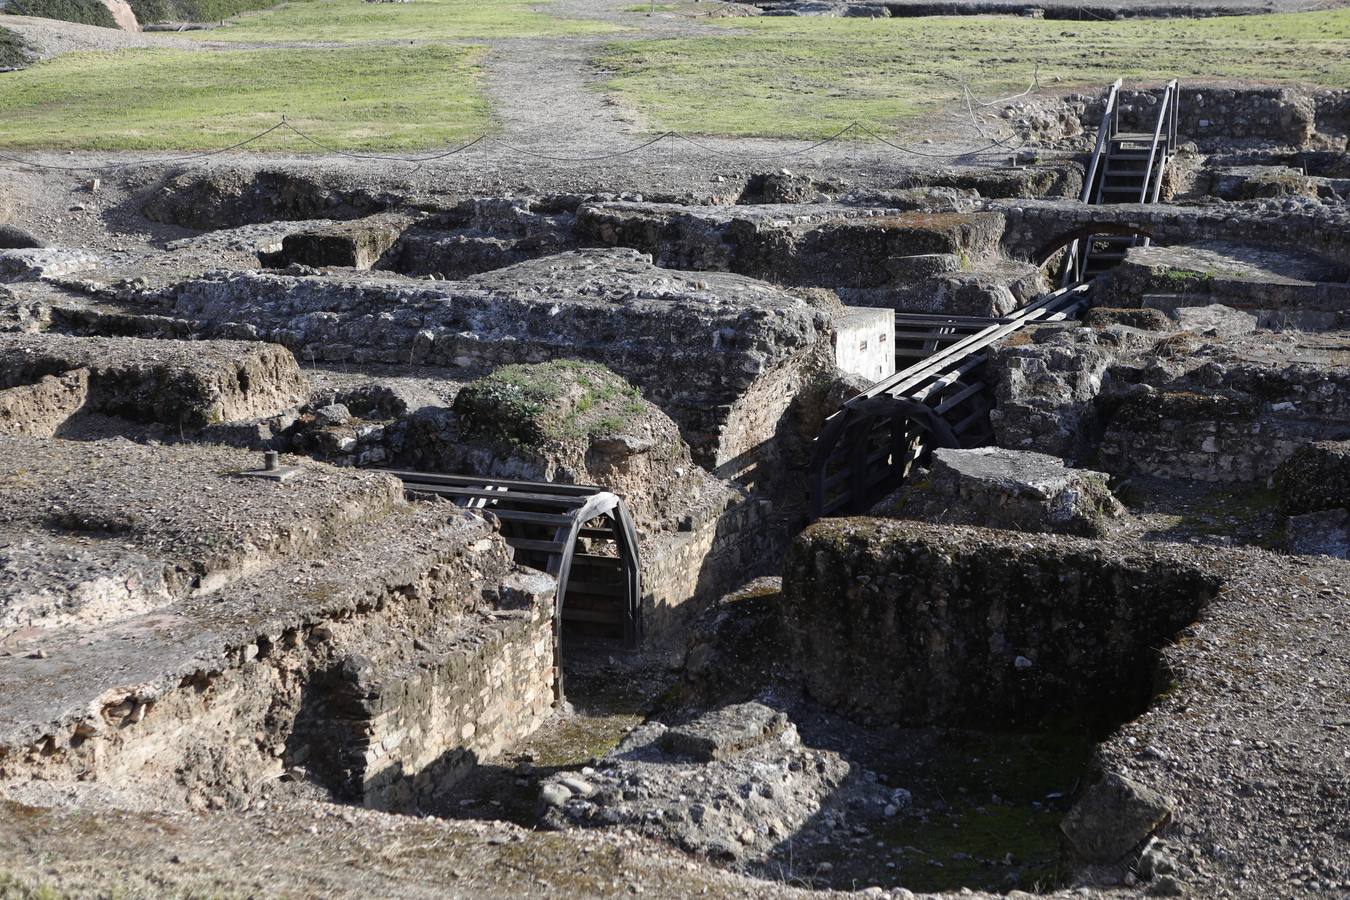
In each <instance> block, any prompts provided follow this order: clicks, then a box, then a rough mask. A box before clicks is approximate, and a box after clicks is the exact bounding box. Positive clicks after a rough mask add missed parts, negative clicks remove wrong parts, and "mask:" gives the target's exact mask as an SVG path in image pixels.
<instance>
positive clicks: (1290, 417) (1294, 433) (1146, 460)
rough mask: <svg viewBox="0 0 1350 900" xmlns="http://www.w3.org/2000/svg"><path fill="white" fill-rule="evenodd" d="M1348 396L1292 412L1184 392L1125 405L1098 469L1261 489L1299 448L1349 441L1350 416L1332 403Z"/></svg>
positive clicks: (1332, 396)
mask: <svg viewBox="0 0 1350 900" xmlns="http://www.w3.org/2000/svg"><path fill="white" fill-rule="evenodd" d="M1330 384H1331V383H1330V382H1328V385H1330ZM1347 391H1350V387H1347V386H1345V385H1340V386H1339V387H1335V388H1334V389H1333V390H1328V391H1327V392H1326V393H1325V394H1323V395H1322V396H1321V397H1318V396H1313V397H1307V398H1304V399H1303V400H1302V402H1301V403H1299V404H1297V405H1296V404H1295V403H1293V402H1292V401H1289V400H1285V401H1282V402H1280V403H1276V404H1274V406H1275V407H1279V409H1274V408H1271V409H1262V408H1261V407H1262V406H1264V404H1256V403H1252V402H1251V401H1250V400H1247V401H1245V402H1244V401H1242V400H1238V399H1234V398H1229V397H1224V396H1203V395H1199V394H1194V393H1191V392H1187V391H1175V392H1162V393H1155V394H1150V395H1148V396H1141V397H1138V398H1133V397H1132V398H1128V399H1126V400H1125V401H1123V402H1122V403H1121V404H1120V406H1119V407H1117V409H1116V410H1115V411H1114V412H1113V414H1112V415H1111V416H1110V417H1109V420H1108V423H1107V426H1106V429H1105V433H1104V434H1103V435H1102V439H1101V444H1100V447H1099V449H1100V460H1101V465H1102V467H1103V468H1105V469H1106V470H1107V471H1110V472H1119V473H1127V472H1129V473H1141V474H1148V475H1159V476H1163V477H1175V478H1195V479H1199V480H1201V481H1216V482H1218V481H1235V482H1239V481H1265V480H1266V479H1267V478H1269V477H1271V475H1273V474H1274V472H1275V470H1276V468H1278V467H1279V465H1280V463H1282V462H1284V461H1285V460H1287V459H1288V458H1289V457H1290V456H1292V455H1293V454H1294V451H1296V450H1298V449H1299V448H1300V447H1302V446H1305V445H1307V444H1310V443H1312V442H1314V441H1319V440H1336V439H1344V438H1346V437H1350V410H1345V409H1340V408H1338V407H1339V406H1340V405H1341V404H1338V403H1336V397H1337V395H1340V396H1347V393H1346V392H1347ZM1319 412H1320V413H1321V415H1318V413H1319Z"/></svg>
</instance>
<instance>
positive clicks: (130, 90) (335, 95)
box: [0, 46, 489, 152]
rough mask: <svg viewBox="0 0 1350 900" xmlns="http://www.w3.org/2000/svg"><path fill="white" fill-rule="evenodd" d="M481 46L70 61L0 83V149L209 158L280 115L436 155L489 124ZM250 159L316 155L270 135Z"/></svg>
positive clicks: (365, 143)
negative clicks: (206, 153)
mask: <svg viewBox="0 0 1350 900" xmlns="http://www.w3.org/2000/svg"><path fill="white" fill-rule="evenodd" d="M481 54H482V50H481V48H473V47H437V46H419V47H370V48H362V49H360V50H359V51H355V52H347V51H338V50H312V49H310V50H238V51H228V52H214V53H208V52H196V51H191V50H144V51H120V52H111V53H75V54H70V55H67V56H61V57H57V58H56V59H53V60H50V61H48V62H44V63H39V64H38V65H35V66H33V67H32V68H30V69H26V70H24V71H22V72H15V73H10V74H8V75H5V76H2V77H0V147H5V148H9V149H21V148H39V147H51V148H79V149H94V150H165V149H171V150H193V149H214V148H216V147H222V146H225V145H227V144H230V143H233V142H236V141H239V140H242V139H244V138H246V137H249V136H251V135H253V134H256V133H257V132H259V131H262V130H263V129H265V128H267V127H269V126H271V125H273V124H274V123H276V121H277V120H278V119H279V118H280V117H281V116H282V115H285V116H287V117H288V119H290V120H291V121H293V122H294V123H295V124H296V126H297V127H299V128H301V129H303V130H305V131H308V132H310V133H312V134H313V135H314V136H315V137H316V138H317V139H319V140H322V141H325V142H330V143H332V144H334V145H336V146H338V147H341V148H343V149H380V150H407V149H418V148H425V147H438V146H444V145H446V144H449V143H454V142H457V141H461V140H463V139H464V138H466V137H470V136H472V135H477V134H480V133H482V132H483V131H484V130H485V129H486V128H487V127H488V122H489V117H488V108H487V102H486V101H485V100H484V98H483V96H482V94H481V92H480V91H479V89H478V67H477V63H478V59H479V58H480V56H481ZM250 149H255V150H291V151H298V152H316V148H315V147H313V146H312V145H309V144H307V143H305V142H302V141H301V140H300V139H299V138H298V137H295V136H294V135H288V134H286V133H284V132H281V131H278V132H274V133H273V134H272V135H269V136H268V137H267V138H265V139H264V140H263V141H261V142H259V143H257V144H254V145H252V146H251V148H250Z"/></svg>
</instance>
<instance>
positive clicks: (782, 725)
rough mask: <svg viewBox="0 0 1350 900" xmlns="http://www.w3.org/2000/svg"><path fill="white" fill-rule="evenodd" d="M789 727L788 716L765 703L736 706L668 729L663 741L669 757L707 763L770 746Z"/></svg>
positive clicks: (709, 713) (723, 708) (716, 710)
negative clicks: (767, 744) (672, 754)
mask: <svg viewBox="0 0 1350 900" xmlns="http://www.w3.org/2000/svg"><path fill="white" fill-rule="evenodd" d="M787 726H788V719H787V716H786V715H784V714H783V713H781V712H779V711H777V710H775V709H770V708H769V707H767V706H765V705H764V704H762V703H753V702H752V703H737V704H734V705H732V706H724V707H722V708H721V709H715V710H712V711H711V712H707V713H704V714H703V715H701V716H699V717H698V718H696V719H694V720H693V721H691V722H688V723H686V724H684V725H678V726H675V727H672V728H669V729H667V730H666V731H665V732H664V733H663V734H662V735H661V738H660V741H661V747H662V748H663V749H664V750H666V751H667V752H668V753H674V754H677V755H679V756H691V757H693V758H694V759H698V760H703V761H705V762H708V761H711V760H714V759H726V758H727V757H729V756H734V755H736V754H737V753H741V752H744V751H746V750H749V749H751V748H753V747H758V746H760V745H761V744H765V743H768V742H769V741H772V740H774V739H775V738H777V737H778V736H779V735H781V734H783V732H784V731H785V730H786V729H787Z"/></svg>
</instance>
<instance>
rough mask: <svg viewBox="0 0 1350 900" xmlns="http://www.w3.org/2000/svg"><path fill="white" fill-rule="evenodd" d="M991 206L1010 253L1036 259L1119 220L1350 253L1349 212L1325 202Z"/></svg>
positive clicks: (1166, 232)
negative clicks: (1315, 206) (1081, 232)
mask: <svg viewBox="0 0 1350 900" xmlns="http://www.w3.org/2000/svg"><path fill="white" fill-rule="evenodd" d="M987 205H988V207H989V208H990V209H995V210H998V211H999V212H1002V213H1003V214H1004V217H1005V221H1006V223H1007V226H1006V230H1005V231H1004V235H1003V247H1004V250H1005V251H1006V252H1007V253H1008V255H1009V256H1012V257H1014V258H1018V259H1034V258H1035V257H1036V255H1037V254H1038V253H1039V252H1042V251H1045V250H1048V249H1052V247H1051V245H1052V244H1054V243H1056V242H1058V240H1059V239H1060V238H1062V237H1063V236H1065V235H1069V234H1072V233H1075V232H1076V230H1078V229H1083V228H1086V227H1088V226H1099V225H1104V224H1105V225H1122V226H1129V227H1131V228H1139V229H1141V230H1144V231H1146V232H1147V233H1148V234H1149V235H1150V236H1151V237H1152V238H1153V239H1154V240H1156V241H1157V242H1158V243H1160V244H1188V243H1194V242H1196V241H1240V242H1250V243H1256V244H1268V245H1271V246H1275V247H1289V248H1291V249H1295V250H1302V251H1305V252H1312V253H1317V254H1320V255H1323V256H1327V257H1329V258H1331V259H1345V258H1347V257H1350V213H1346V212H1345V211H1343V210H1338V211H1334V212H1333V211H1332V210H1331V209H1330V208H1326V207H1323V208H1321V209H1320V210H1319V211H1318V212H1310V211H1303V212H1298V211H1286V212H1282V213H1280V214H1278V215H1271V214H1270V213H1269V211H1264V210H1262V209H1260V207H1259V203H1258V204H1257V205H1253V206H1251V207H1246V206H1243V205H1240V204H1235V203H1228V204H1222V205H1220V206H1199V207H1186V206H1169V205H1166V204H1141V203H1120V204H1113V205H1107V206H1090V205H1086V204H1082V203H1078V202H1076V201H1072V200H1017V201H1008V200H995V201H990V202H989V203H988V204H987Z"/></svg>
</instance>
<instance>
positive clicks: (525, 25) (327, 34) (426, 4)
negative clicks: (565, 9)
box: [192, 0, 610, 43]
mask: <svg viewBox="0 0 1350 900" xmlns="http://www.w3.org/2000/svg"><path fill="white" fill-rule="evenodd" d="M537 5H539V4H538V3H536V2H534V0H415V2H412V3H367V2H365V0H292V2H289V3H283V4H282V5H281V6H279V7H277V8H276V9H272V10H268V11H266V12H259V13H246V14H244V15H242V16H239V17H238V18H236V19H234V20H233V21H231V22H230V23H229V24H227V25H226V26H225V27H223V28H216V29H213V30H211V31H198V32H193V33H192V35H193V36H195V37H197V38H199V39H201V40H206V41H250V42H256V41H325V42H330V41H331V42H335V43H359V42H372V41H451V40H472V39H476V38H502V37H542V36H547V35H569V34H594V33H599V32H603V31H607V30H610V29H609V26H606V25H605V24H604V23H601V22H588V21H583V20H580V19H561V18H554V17H552V16H549V15H547V14H546V13H541V12H535V11H533V9H532V7H534V6H537Z"/></svg>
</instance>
